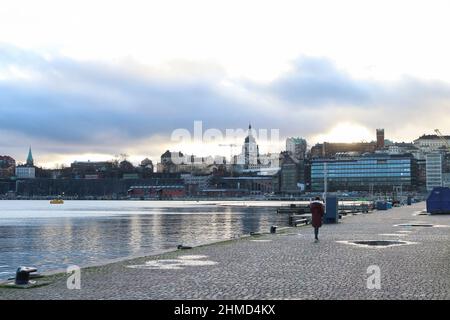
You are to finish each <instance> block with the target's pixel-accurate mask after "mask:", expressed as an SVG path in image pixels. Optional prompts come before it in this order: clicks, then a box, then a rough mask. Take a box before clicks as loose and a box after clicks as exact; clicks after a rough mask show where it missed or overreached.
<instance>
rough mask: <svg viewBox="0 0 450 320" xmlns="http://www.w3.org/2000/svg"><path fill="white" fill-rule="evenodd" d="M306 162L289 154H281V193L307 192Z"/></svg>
mask: <svg viewBox="0 0 450 320" xmlns="http://www.w3.org/2000/svg"><path fill="white" fill-rule="evenodd" d="M305 184H306V182H305V160H303V159H298V158H297V157H295V156H294V155H292V154H291V153H289V152H282V153H281V154H280V192H281V193H286V194H298V193H300V192H302V191H305Z"/></svg>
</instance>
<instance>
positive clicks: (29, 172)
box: [16, 147, 36, 179]
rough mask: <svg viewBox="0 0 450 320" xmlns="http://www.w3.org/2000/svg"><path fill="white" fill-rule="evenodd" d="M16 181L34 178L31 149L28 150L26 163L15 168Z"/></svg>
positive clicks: (34, 171)
mask: <svg viewBox="0 0 450 320" xmlns="http://www.w3.org/2000/svg"><path fill="white" fill-rule="evenodd" d="M16 178H17V179H34V178H36V167H35V166H34V159H33V153H32V152H31V147H30V148H29V149H28V156H27V161H26V163H25V164H24V165H19V166H17V167H16Z"/></svg>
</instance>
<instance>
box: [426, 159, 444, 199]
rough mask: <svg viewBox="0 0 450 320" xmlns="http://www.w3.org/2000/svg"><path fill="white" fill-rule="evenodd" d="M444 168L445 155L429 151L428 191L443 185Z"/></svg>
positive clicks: (427, 165) (427, 167) (427, 168)
mask: <svg viewBox="0 0 450 320" xmlns="http://www.w3.org/2000/svg"><path fill="white" fill-rule="evenodd" d="M442 168H443V155H442V154H441V153H429V154H427V155H426V167H425V170H426V176H427V191H431V190H433V188H435V187H442V186H443V175H442Z"/></svg>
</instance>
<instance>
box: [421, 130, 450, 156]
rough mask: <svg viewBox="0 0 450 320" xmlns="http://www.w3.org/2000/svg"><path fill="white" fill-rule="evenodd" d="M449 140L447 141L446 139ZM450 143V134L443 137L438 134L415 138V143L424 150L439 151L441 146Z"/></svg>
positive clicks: (443, 146) (445, 146)
mask: <svg viewBox="0 0 450 320" xmlns="http://www.w3.org/2000/svg"><path fill="white" fill-rule="evenodd" d="M444 140H445V141H447V143H446V142H445V141H444ZM447 144H449V145H450V136H443V139H442V138H440V137H439V136H438V135H436V134H430V135H423V136H421V137H419V138H418V139H416V140H414V145H415V146H416V147H417V148H419V149H420V150H421V151H424V152H431V151H437V150H439V149H441V148H447Z"/></svg>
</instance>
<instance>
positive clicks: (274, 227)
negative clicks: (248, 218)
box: [270, 226, 278, 233]
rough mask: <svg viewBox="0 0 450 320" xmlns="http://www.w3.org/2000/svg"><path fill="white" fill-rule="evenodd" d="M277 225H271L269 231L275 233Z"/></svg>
mask: <svg viewBox="0 0 450 320" xmlns="http://www.w3.org/2000/svg"><path fill="white" fill-rule="evenodd" d="M277 227H278V226H271V227H270V233H276V232H277Z"/></svg>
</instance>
